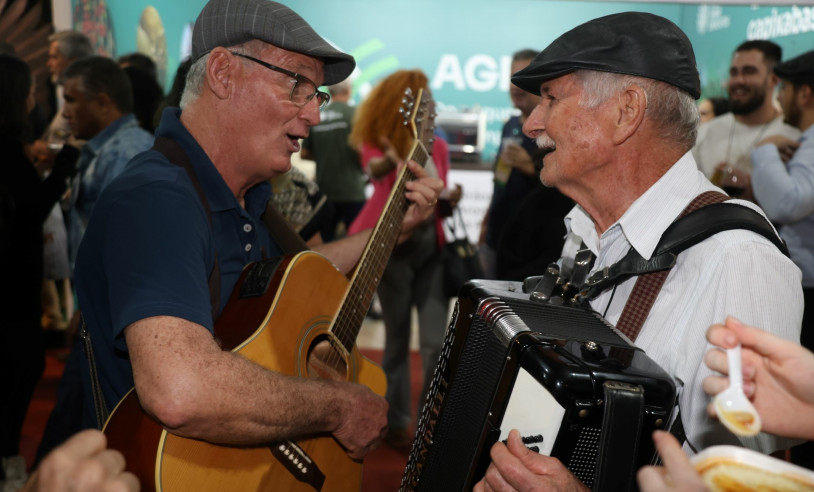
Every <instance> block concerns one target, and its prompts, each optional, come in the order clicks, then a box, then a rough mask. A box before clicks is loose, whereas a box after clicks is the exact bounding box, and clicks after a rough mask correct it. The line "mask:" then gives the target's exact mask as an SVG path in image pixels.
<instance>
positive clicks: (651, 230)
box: [565, 152, 706, 259]
mask: <svg viewBox="0 0 814 492" xmlns="http://www.w3.org/2000/svg"><path fill="white" fill-rule="evenodd" d="M701 178H703V175H701V174H700V171H698V166H697V165H696V163H695V160H694V159H693V157H692V154H691V153H690V152H687V153H686V154H684V155H683V156H682V157H681V159H679V160H678V161H677V162H676V163H675V164H673V165H672V166H671V167H670V169H668V170H667V172H666V173H665V174H664V175H663V176H662V177H661V178H659V180H658V181H656V182H655V183H654V184H653V185H652V186H651V187H650V188H648V189H647V191H645V192H644V193H643V194H642V195H641V196H640V197H639V198H637V199H636V201H634V202H633V204H631V205H630V207H628V209H627V210H626V211H625V213H624V214H623V215H622V217H621V218H620V219H619V220H618V221H616V222H615V223H614V224H613V225H611V227H609V228H608V230H607V231H605V232H604V233H603V234H602V238H604V237H605V236H607V235H609V234H611V232H612V231H615V230H616V229H619V228H621V231H622V234H624V236H625V238H626V239H627V242H628V243H629V244H630V245H631V247H633V248H634V249H635V250H636V251H637V252H638V253H639V254H640V255H641V256H642V257H643V258H645V259H650V257H651V256H652V255H653V251H655V249H656V246H657V245H658V243H659V240H660V239H661V235H662V233H663V232H664V230H665V229H667V227H668V226H669V225H670V224H671V223H672V222H673V221H674V220H675V219H676V218H677V217H678V215H679V214H680V213H681V212H682V211H683V210H684V208H685V207H686V206H687V204H689V203H690V202H691V201H692V200H693V199H694V198H695V197H696V196H698V194H699V193H700V192H701V191H703V188H706V187H705V186H704V185H703V182H702V181H701ZM565 220H566V227H567V228H568V230H569V231H573V232H574V233H576V234H578V235H579V236H580V237H582V240H583V241H584V242H585V245H586V246H588V248H589V249H590V250H591V251H592V252H593V253H594V254H596V255H598V254H599V244H600V240H601V238H600V237H598V236H597V233H596V226H595V224H594V222H593V220H592V219H591V217H590V216H589V215H588V214H587V213H586V212H585V210H584V209H583V208H582V207H580V206H579V205H577V206H576V207H574V208H573V209H572V210H571V211H570V212H569V213H568V215H567V216H566V219H565Z"/></svg>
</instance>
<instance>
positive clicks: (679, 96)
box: [574, 70, 699, 150]
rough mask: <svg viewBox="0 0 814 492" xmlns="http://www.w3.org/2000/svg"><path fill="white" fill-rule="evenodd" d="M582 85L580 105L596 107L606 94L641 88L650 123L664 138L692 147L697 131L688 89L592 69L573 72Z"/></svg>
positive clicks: (694, 105) (695, 114)
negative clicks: (629, 88)
mask: <svg viewBox="0 0 814 492" xmlns="http://www.w3.org/2000/svg"><path fill="white" fill-rule="evenodd" d="M574 75H575V76H576V78H577V79H578V80H579V81H580V83H581V84H582V89H583V96H582V99H581V100H580V105H582V106H583V107H585V108H593V107H596V106H598V105H600V104H602V103H603V102H605V101H606V100H607V99H608V98H609V97H612V96H613V95H615V94H618V93H620V92H622V91H623V90H625V89H627V88H628V87H630V86H631V85H634V84H635V85H638V86H639V87H641V88H642V89H643V90H644V92H645V96H646V98H647V110H646V112H645V115H646V116H647V118H649V119H650V121H652V122H653V124H654V125H655V127H656V128H657V129H658V130H659V132H660V133H661V136H662V137H663V138H665V139H667V140H670V141H673V142H675V143H677V144H679V145H681V146H682V147H683V148H684V149H685V150H690V149H691V148H693V147H694V146H695V139H696V136H697V134H698V124H699V116H698V107H697V106H696V104H695V99H693V97H692V96H691V95H689V94H688V93H687V92H685V91H683V90H681V89H679V88H678V87H675V86H673V85H670V84H667V83H665V82H661V81H658V80H654V79H650V78H646V77H637V76H634V75H623V74H616V73H611V72H600V71H595V70H578V71H576V72H574Z"/></svg>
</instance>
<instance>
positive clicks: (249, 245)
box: [243, 243, 252, 253]
mask: <svg viewBox="0 0 814 492" xmlns="http://www.w3.org/2000/svg"><path fill="white" fill-rule="evenodd" d="M243 249H245V250H246V252H247V253H248V252H249V251H251V250H252V243H249V244H247V245H246V247H245V248H243Z"/></svg>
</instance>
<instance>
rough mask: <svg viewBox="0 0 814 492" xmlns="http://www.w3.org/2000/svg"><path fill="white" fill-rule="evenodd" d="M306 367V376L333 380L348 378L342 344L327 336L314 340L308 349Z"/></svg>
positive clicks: (345, 379)
mask: <svg viewBox="0 0 814 492" xmlns="http://www.w3.org/2000/svg"><path fill="white" fill-rule="evenodd" d="M332 341H333V343H331V342H332ZM307 368H308V377H312V378H322V379H332V380H334V381H347V380H348V365H347V362H346V356H345V353H344V350H343V349H342V345H341V343H340V342H339V341H337V340H335V339H331V338H329V337H327V336H326V337H321V338H318V339H316V340H314V344H313V345H311V349H310V350H309V351H308V363H307Z"/></svg>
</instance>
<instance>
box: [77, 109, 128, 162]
mask: <svg viewBox="0 0 814 492" xmlns="http://www.w3.org/2000/svg"><path fill="white" fill-rule="evenodd" d="M137 126H138V120H137V119H136V117H135V115H133V113H128V114H126V115H124V116H122V117H120V118H119V119H117V120H116V121H114V122H113V123H111V124H109V125H107V127H105V129H104V130H102V131H100V132H99V133H98V134H97V135H96V136H95V137H93V138H91V139H90V140H88V141H87V142H86V143H85V145H84V146H83V149H88V150H89V151H90V152H92V153H93V154H94V155H96V154H97V153H98V152H99V149H101V148H102V146H103V145H104V144H105V143H106V142H107V141H108V140H110V138H111V137H113V135H115V134H116V133H117V132H118V131H119V130H121V129H122V128H128V127H137Z"/></svg>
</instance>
